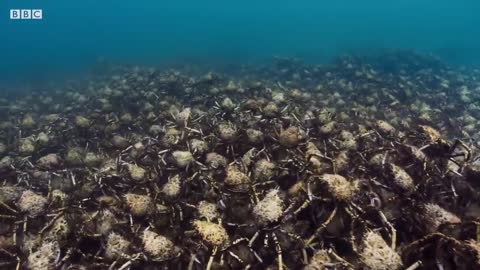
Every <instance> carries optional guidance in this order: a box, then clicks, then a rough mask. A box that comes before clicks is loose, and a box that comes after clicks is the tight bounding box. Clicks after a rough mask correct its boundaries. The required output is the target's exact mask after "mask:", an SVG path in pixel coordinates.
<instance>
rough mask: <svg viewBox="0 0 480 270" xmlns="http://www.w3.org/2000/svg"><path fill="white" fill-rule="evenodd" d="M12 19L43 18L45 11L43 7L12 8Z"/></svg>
mask: <svg viewBox="0 0 480 270" xmlns="http://www.w3.org/2000/svg"><path fill="white" fill-rule="evenodd" d="M10 19H11V20H41V19H43V11H42V10H41V9H10Z"/></svg>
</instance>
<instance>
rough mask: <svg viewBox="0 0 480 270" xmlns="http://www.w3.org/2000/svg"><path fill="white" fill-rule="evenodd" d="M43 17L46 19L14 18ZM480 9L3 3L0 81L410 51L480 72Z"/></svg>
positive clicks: (67, 0)
mask: <svg viewBox="0 0 480 270" xmlns="http://www.w3.org/2000/svg"><path fill="white" fill-rule="evenodd" d="M15 8H41V9H43V17H44V18H43V20H41V21H19V20H10V19H9V10H10V9H15ZM479 13H480V1H473V0H458V1H446V0H436V1H434V0H397V1H385V0H382V1H378V0H370V1H369V0H365V1H354V0H351V1H348V0H337V1H322V0H317V1H313V0H312V1H310V0H304V1H302V0H300V1H279V0H277V1H271V0H268V1H266V0H264V1H258V0H257V1H249V0H243V1H225V0H223V1H217V0H210V1H208V0H203V1H201V0H196V1H186V0H183V1H182V0H180V1H179V0H177V1H165V0H156V1H154V0H144V1H133V0H130V1H126V0H116V1H114V0H102V1H99V0H96V1H94V0H3V1H1V3H0V38H1V42H0V54H1V55H0V56H1V61H0V82H1V83H9V82H24V81H33V80H38V79H51V78H56V77H61V76H66V75H67V74H75V73H76V72H81V71H83V70H87V69H89V68H90V67H91V66H92V65H94V64H95V62H96V61H97V60H98V59H99V58H104V59H107V60H109V61H114V62H120V63H135V64H142V65H143V64H145V65H162V64H170V63H185V62H195V63H221V64H224V63H245V62H251V61H263V60H264V59H268V58H270V57H271V56H273V55H284V56H297V57H301V58H303V59H306V60H308V61H313V62H325V61H328V59H330V58H332V57H335V56H336V55H339V54H342V53H345V52H357V53H364V52H372V51H376V50H378V49H388V48H409V49H415V50H420V51H426V52H431V53H434V54H437V55H439V56H440V57H441V58H443V59H444V60H446V61H448V62H451V63H454V64H472V65H477V64H479V63H480V16H479Z"/></svg>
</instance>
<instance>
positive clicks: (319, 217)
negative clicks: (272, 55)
mask: <svg viewBox="0 0 480 270" xmlns="http://www.w3.org/2000/svg"><path fill="white" fill-rule="evenodd" d="M193 73H195V74H193ZM479 100H480V71H478V70H467V69H453V68H451V67H448V66H446V65H445V64H443V63H441V62H440V61H439V60H438V59H436V58H433V57H430V56H426V55H421V54H418V53H411V52H390V53H388V54H385V55H382V56H381V57H375V58H372V57H369V58H362V57H356V56H345V57H341V58H339V59H338V60H337V61H335V62H334V63H332V64H331V65H324V66H311V65H306V64H303V63H301V62H299V61H296V60H292V59H287V58H286V59H283V58H282V59H277V60H276V62H275V63H273V64H269V65H266V66H244V67H242V68H241V69H239V70H238V71H236V72H235V73H234V74H230V73H225V74H219V73H213V72H209V73H207V74H206V75H205V74H197V72H192V71H191V70H189V69H185V70H182V69H179V70H164V71H159V70H156V69H151V68H140V67H121V68H118V69H115V71H114V72H113V74H110V73H109V74H105V75H103V76H98V77H97V78H95V79H91V80H89V81H79V82H78V83H68V84H66V85H63V86H62V87H59V88H58V89H54V90H49V91H40V90H39V91H35V92H30V93H28V94H24V95H22V96H21V97H17V98H2V99H0V108H1V109H0V114H1V116H2V117H1V121H0V181H1V186H0V266H1V268H2V269H14V268H17V269H19V268H22V269H23V268H25V269H167V268H168V269H170V268H171V269H189V270H190V269H302V268H303V269H378V270H380V269H389V270H393V269H409V270H412V269H478V268H480V242H479V241H480V218H479V217H480V196H479V195H480V193H479V187H480V160H479V159H478V158H477V155H478V153H479V149H478V147H479V146H480V145H479V144H478V141H479V140H478V139H479V136H480V133H479V132H478V128H479V126H480V121H479V120H478V119H479V118H480V104H479V103H478V102H479Z"/></svg>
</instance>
